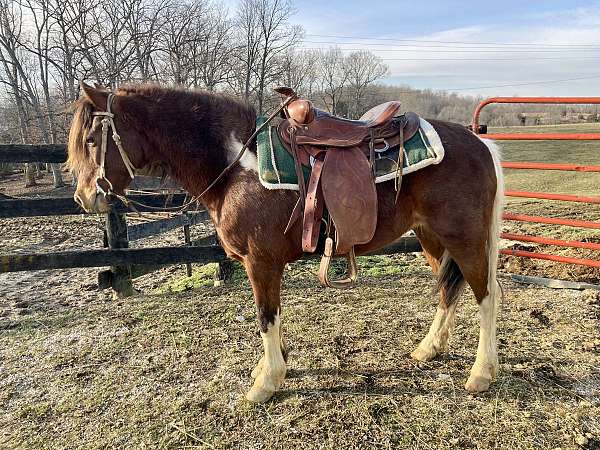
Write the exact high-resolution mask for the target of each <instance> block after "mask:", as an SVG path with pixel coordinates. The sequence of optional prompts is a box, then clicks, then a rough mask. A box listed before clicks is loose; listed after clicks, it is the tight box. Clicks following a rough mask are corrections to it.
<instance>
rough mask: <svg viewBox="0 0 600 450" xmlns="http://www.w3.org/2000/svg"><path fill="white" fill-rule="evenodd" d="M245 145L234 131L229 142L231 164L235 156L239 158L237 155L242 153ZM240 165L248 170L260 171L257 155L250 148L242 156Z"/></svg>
mask: <svg viewBox="0 0 600 450" xmlns="http://www.w3.org/2000/svg"><path fill="white" fill-rule="evenodd" d="M243 146H244V144H242V143H241V142H240V141H238V140H237V139H236V137H235V135H234V133H231V138H230V140H229V143H228V144H227V162H228V163H229V164H231V163H232V162H233V161H235V158H237V155H238V154H239V153H240V151H241V150H242V147H243ZM240 166H242V167H243V168H244V169H246V170H252V171H254V172H256V173H258V160H257V158H256V155H255V154H254V153H252V152H251V151H250V150H249V149H248V150H246V151H245V152H244V155H243V156H242V159H240Z"/></svg>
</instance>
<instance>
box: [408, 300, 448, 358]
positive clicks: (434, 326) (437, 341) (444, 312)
mask: <svg viewBox="0 0 600 450" xmlns="http://www.w3.org/2000/svg"><path fill="white" fill-rule="evenodd" d="M455 310H456V302H454V303H453V304H452V305H450V306H449V307H448V308H444V307H441V306H438V308H437V311H436V313H435V317H434V318H433V322H431V326H430V327H429V332H428V333H427V336H425V337H424V338H423V340H422V341H421V343H420V344H419V346H418V347H417V348H416V349H415V350H414V351H413V352H412V353H411V356H412V357H413V358H414V359H416V360H419V361H431V360H432V359H433V358H435V357H436V356H437V355H439V354H440V353H443V352H445V351H446V350H448V339H449V338H450V335H451V334H452V331H453V329H454V317H455Z"/></svg>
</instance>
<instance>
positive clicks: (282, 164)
mask: <svg viewBox="0 0 600 450" xmlns="http://www.w3.org/2000/svg"><path fill="white" fill-rule="evenodd" d="M265 120H266V118H265V117H262V116H261V117H258V118H257V120H256V126H257V127H259V126H260V125H262V124H263V123H264V122H265ZM256 142H257V154H258V175H259V178H260V182H261V184H262V185H263V186H264V187H266V188H267V189H292V190H298V189H299V188H298V178H297V176H296V169H295V164H294V158H293V157H292V155H291V154H290V153H289V152H288V151H287V150H286V148H285V146H284V144H283V143H282V142H281V139H280V138H279V134H278V132H277V127H275V126H268V127H265V128H264V129H263V130H262V131H261V132H260V133H259V134H258V136H257V140H256ZM381 150H383V149H381ZM399 151H400V146H396V147H392V148H389V149H385V151H377V149H376V151H375V169H376V172H375V173H376V179H375V182H376V183H382V182H384V181H388V180H393V179H394V178H395V177H396V170H397V161H398V156H399ZM404 152H405V153H404V160H403V170H402V174H403V175H406V174H408V173H412V172H414V171H416V170H419V169H422V168H423V167H427V166H429V165H431V164H437V163H439V162H440V161H441V160H442V159H443V157H444V149H443V146H442V144H441V141H440V139H439V136H438V135H437V133H436V132H435V130H434V128H433V127H432V126H431V124H429V123H428V122H427V121H425V120H424V119H421V126H420V127H419V130H418V131H417V132H416V133H415V135H414V136H413V137H412V138H410V139H409V140H408V141H406V142H405V143H404ZM303 171H304V178H305V180H306V181H307V182H308V179H309V178H310V168H309V167H303Z"/></svg>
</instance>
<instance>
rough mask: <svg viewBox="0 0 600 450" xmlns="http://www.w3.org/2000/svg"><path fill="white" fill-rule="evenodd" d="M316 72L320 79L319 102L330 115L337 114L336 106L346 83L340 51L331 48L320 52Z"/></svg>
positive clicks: (345, 69) (346, 74)
mask: <svg viewBox="0 0 600 450" xmlns="http://www.w3.org/2000/svg"><path fill="white" fill-rule="evenodd" d="M318 72H319V76H320V78H321V89H320V97H321V100H322V101H323V103H324V105H325V107H326V108H327V110H328V111H329V112H330V113H331V114H338V104H339V102H340V98H341V96H342V94H343V92H344V88H345V87H346V84H347V82H348V71H347V66H346V64H345V63H344V55H343V54H342V51H341V50H340V49H339V48H337V47H332V48H330V49H329V50H326V51H322V52H320V55H319V61H318Z"/></svg>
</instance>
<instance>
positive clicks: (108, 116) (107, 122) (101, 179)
mask: <svg viewBox="0 0 600 450" xmlns="http://www.w3.org/2000/svg"><path fill="white" fill-rule="evenodd" d="M114 98H115V94H112V93H110V94H108V98H107V99H106V111H94V112H92V117H102V121H101V123H102V142H101V143H100V171H99V174H98V176H97V177H96V193H97V194H102V195H104V197H105V198H107V199H108V198H109V197H115V198H117V199H119V200H120V201H121V202H122V203H123V204H124V205H125V206H127V207H131V208H133V209H134V210H135V206H134V205H137V206H141V207H144V208H146V209H155V210H160V211H165V210H167V211H176V212H177V211H184V210H185V209H186V208H187V207H188V206H190V205H191V204H193V203H197V202H198V201H199V200H200V198H202V196H204V194H206V193H207V192H208V191H209V190H210V189H212V187H213V186H214V185H215V184H217V182H218V181H219V180H221V179H222V178H223V177H224V176H225V175H226V174H227V173H228V172H229V171H230V170H231V169H232V168H233V167H234V166H235V165H236V164H237V163H239V162H240V160H241V159H242V156H244V153H245V152H246V150H248V148H249V146H250V144H251V143H252V141H253V140H254V139H255V138H256V136H257V135H258V133H259V132H260V131H261V130H262V129H263V128H265V127H266V126H267V125H268V124H269V123H270V122H271V121H272V120H273V119H274V118H275V117H276V116H277V115H278V114H279V113H280V112H281V111H282V110H283V109H284V108H285V107H286V106H287V105H288V104H289V103H290V102H291V101H293V100H294V98H292V97H288V98H287V99H286V100H285V101H283V102H282V103H281V105H280V106H279V107H278V108H277V109H276V110H275V112H273V113H272V114H271V115H270V116H269V117H268V118H267V120H266V121H265V122H263V123H262V124H261V125H260V126H259V127H257V128H256V129H255V130H254V133H252V135H251V136H250V137H249V138H248V140H247V141H246V143H245V144H244V145H243V146H242V148H241V150H240V152H239V153H238V155H237V156H236V158H235V159H234V160H233V162H231V163H230V164H229V165H228V166H227V167H225V169H223V171H222V172H221V173H220V174H219V175H218V176H217V178H215V179H214V180H213V181H212V182H211V183H210V184H209V185H208V187H207V188H206V189H204V191H202V193H201V194H200V195H196V196H193V197H191V198H190V199H189V200H187V201H185V202H184V204H183V205H182V206H176V207H167V206H165V207H158V208H157V207H153V206H149V205H144V204H143V203H140V202H137V201H135V200H132V199H128V198H127V197H126V196H125V195H121V194H117V193H116V192H115V191H114V188H113V185H112V183H111V182H110V180H109V179H108V178H106V167H105V165H106V150H107V146H108V130H109V128H110V129H112V139H113V141H114V143H115V145H116V146H117V149H118V150H119V155H121V160H122V161H123V164H124V165H125V168H126V169H127V172H128V173H129V176H130V177H131V179H132V180H133V179H135V171H136V170H137V169H136V167H135V166H134V165H133V163H132V162H131V159H129V156H128V155H127V152H126V151H125V149H124V148H123V143H122V142H121V136H119V133H117V127H116V125H115V121H114V118H115V115H114V113H113V112H112V102H113V100H114ZM102 183H105V184H106V186H107V189H105V188H103V187H102V186H101V184H102Z"/></svg>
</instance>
